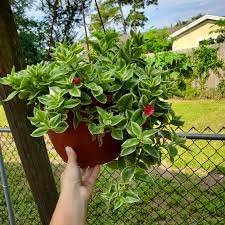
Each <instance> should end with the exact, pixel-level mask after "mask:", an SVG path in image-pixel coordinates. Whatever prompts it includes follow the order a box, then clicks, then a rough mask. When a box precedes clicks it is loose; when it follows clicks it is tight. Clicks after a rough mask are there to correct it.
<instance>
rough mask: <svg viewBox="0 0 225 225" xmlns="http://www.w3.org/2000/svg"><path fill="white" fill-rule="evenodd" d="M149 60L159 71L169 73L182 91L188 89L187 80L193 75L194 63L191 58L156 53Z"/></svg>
mask: <svg viewBox="0 0 225 225" xmlns="http://www.w3.org/2000/svg"><path fill="white" fill-rule="evenodd" d="M148 60H149V62H150V63H151V65H152V66H153V67H154V68H156V69H157V70H161V71H165V72H169V76H170V77H171V79H174V80H176V81H177V82H178V86H179V89H180V90H185V89H186V80H187V79H190V78H191V77H192V75H193V68H192V62H191V58H190V57H189V56H187V55H186V54H180V53H175V52H171V51H170V52H161V53H156V54H155V55H154V56H153V57H149V58H148Z"/></svg>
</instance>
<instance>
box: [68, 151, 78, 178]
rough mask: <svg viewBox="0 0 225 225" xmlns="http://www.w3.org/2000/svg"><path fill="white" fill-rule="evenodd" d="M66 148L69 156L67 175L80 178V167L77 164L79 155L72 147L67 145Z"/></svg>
mask: <svg viewBox="0 0 225 225" xmlns="http://www.w3.org/2000/svg"><path fill="white" fill-rule="evenodd" d="M65 150H66V154H67V156H68V161H67V165H66V169H65V172H66V174H67V175H66V176H68V177H73V179H79V180H80V169H79V166H78V164H77V155H76V153H75V151H74V150H73V149H72V148H71V147H66V148H65Z"/></svg>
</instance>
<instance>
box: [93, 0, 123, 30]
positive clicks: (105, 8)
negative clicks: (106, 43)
mask: <svg viewBox="0 0 225 225" xmlns="http://www.w3.org/2000/svg"><path fill="white" fill-rule="evenodd" d="M99 10H100V13H101V18H102V22H103V25H104V27H105V28H110V27H111V26H112V25H113V24H115V23H118V22H119V21H120V20H121V14H120V12H119V6H114V1H111V0H107V1H104V2H103V3H102V4H100V5H99ZM101 29H102V23H101V20H100V18H99V15H98V12H96V13H94V14H92V15H91V25H90V30H91V31H98V30H101Z"/></svg>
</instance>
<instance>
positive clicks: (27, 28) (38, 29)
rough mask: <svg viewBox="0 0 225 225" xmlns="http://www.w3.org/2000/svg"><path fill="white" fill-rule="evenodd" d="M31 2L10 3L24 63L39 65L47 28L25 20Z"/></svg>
mask: <svg viewBox="0 0 225 225" xmlns="http://www.w3.org/2000/svg"><path fill="white" fill-rule="evenodd" d="M32 2H33V1H32V0H22V1H16V0H12V1H11V7H12V10H13V13H14V19H15V22H16V26H17V31H18V36H19V41H20V46H21V50H22V53H23V56H24V58H25V62H26V64H28V65H31V64H36V63H39V62H40V61H41V60H43V58H44V54H45V47H46V46H44V42H45V40H46V39H48V35H46V31H47V30H48V27H47V26H46V24H45V23H43V22H38V21H35V20H33V19H29V18H27V16H26V15H25V12H26V10H28V9H29V8H30V7H31V6H32Z"/></svg>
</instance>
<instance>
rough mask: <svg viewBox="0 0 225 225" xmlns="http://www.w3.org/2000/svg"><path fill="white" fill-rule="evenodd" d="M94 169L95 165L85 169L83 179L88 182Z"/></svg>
mask: <svg viewBox="0 0 225 225" xmlns="http://www.w3.org/2000/svg"><path fill="white" fill-rule="evenodd" d="M93 170H94V167H88V168H87V169H86V171H85V173H84V174H83V176H82V181H83V182H86V181H87V180H88V178H89V177H90V176H91V174H92V172H93Z"/></svg>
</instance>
